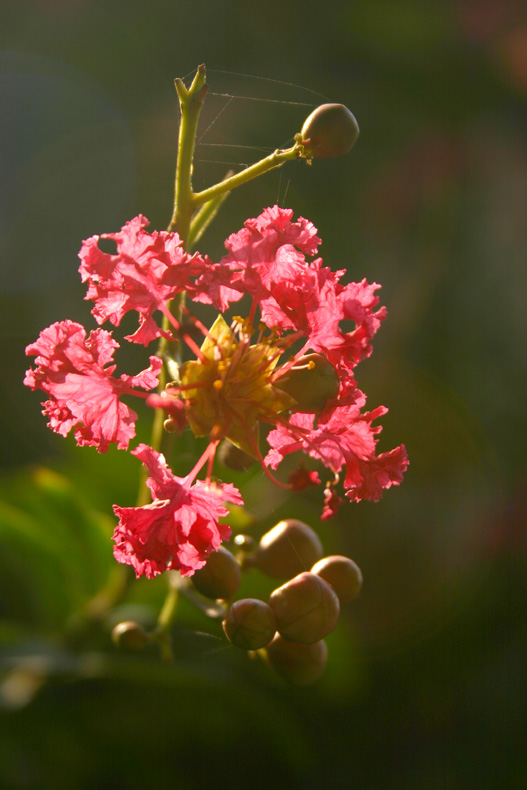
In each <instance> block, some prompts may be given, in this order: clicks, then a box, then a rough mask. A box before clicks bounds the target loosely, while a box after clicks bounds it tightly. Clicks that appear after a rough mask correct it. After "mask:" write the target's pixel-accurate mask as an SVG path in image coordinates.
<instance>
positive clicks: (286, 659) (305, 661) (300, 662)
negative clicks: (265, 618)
mask: <svg viewBox="0 0 527 790" xmlns="http://www.w3.org/2000/svg"><path fill="white" fill-rule="evenodd" d="M263 653H264V656H265V659H266V661H267V663H268V664H269V665H270V666H271V667H272V668H273V669H274V670H275V671H276V672H277V673H278V674H279V675H280V676H281V677H282V678H283V679H284V680H286V681H287V682H288V683H292V684H293V685H295V686H308V685H309V684H310V683H314V682H315V680H318V678H319V677H320V676H321V675H322V673H323V672H324V669H325V668H326V664H327V661H328V648H327V646H326V643H325V642H324V641H320V642H314V643H313V644H312V645H303V644H301V643H300V642H288V641H287V640H286V639H284V638H283V636H280V634H277V635H276V636H275V638H274V639H273V641H272V642H271V644H270V645H267V647H266V648H265V650H264V651H263Z"/></svg>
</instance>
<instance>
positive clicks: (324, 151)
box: [300, 104, 359, 159]
mask: <svg viewBox="0 0 527 790" xmlns="http://www.w3.org/2000/svg"><path fill="white" fill-rule="evenodd" d="M358 136H359V125H358V123H357V121H356V119H355V116H354V115H353V113H352V112H350V110H348V108H347V107H345V106H344V105H343V104H321V105H320V107H317V108H316V110H313V112H312V113H311V115H310V116H309V117H308V118H306V120H305V121H304V125H303V126H302V130H301V132H300V140H301V142H302V143H303V144H304V148H305V151H306V157H307V158H308V159H329V158H330V157H334V156H340V155H341V154H345V153H346V152H347V151H349V150H350V148H351V147H352V145H353V143H354V142H355V140H356V139H357V137H358Z"/></svg>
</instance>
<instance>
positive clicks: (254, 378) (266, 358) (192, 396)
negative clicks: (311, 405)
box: [180, 315, 296, 456]
mask: <svg viewBox="0 0 527 790" xmlns="http://www.w3.org/2000/svg"><path fill="white" fill-rule="evenodd" d="M251 335H252V327H251V326H249V324H248V323H247V322H245V321H243V320H242V319H235V331H233V330H232V329H231V328H230V327H229V326H228V325H227V323H226V322H225V320H224V319H223V317H222V316H221V315H219V316H218V318H217V319H216V321H215V322H214V324H213V326H212V327H211V329H210V331H209V334H208V336H207V337H206V338H205V340H204V342H203V345H202V346H201V357H200V359H196V360H191V361H189V362H185V363H184V364H183V365H182V366H181V369H180V383H181V387H182V392H183V394H184V397H185V400H186V406H187V417H188V421H189V425H190V427H191V429H192V431H193V433H194V435H195V436H210V437H211V439H221V438H224V437H227V438H228V439H229V440H230V441H231V442H233V443H234V444H235V445H237V446H238V447H241V449H242V450H245V452H247V453H249V454H251V455H253V456H254V455H255V454H256V453H255V448H256V447H257V445H258V424H259V422H268V423H271V424H273V423H274V422H276V418H277V416H278V415H279V413H280V412H282V411H284V410H286V409H291V408H293V407H294V406H295V404H296V401H295V400H294V398H292V397H291V396H290V395H288V394H287V393H285V392H283V391H281V390H279V389H278V388H277V387H275V386H273V383H272V374H273V371H274V368H275V367H276V364H277V362H278V360H279V358H280V356H281V354H282V352H283V349H282V348H281V347H280V345H279V343H277V342H273V338H272V337H271V338H264V337H262V336H260V337H259V338H258V342H257V343H254V344H252V345H251V342H250V338H251Z"/></svg>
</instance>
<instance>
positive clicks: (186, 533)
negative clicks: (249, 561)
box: [113, 444, 243, 579]
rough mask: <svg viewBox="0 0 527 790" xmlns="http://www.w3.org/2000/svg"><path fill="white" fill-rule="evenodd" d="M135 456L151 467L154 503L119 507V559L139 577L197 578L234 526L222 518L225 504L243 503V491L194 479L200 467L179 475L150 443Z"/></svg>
mask: <svg viewBox="0 0 527 790" xmlns="http://www.w3.org/2000/svg"><path fill="white" fill-rule="evenodd" d="M132 455H135V456H136V457H137V458H139V459H140V460H141V461H142V462H143V464H144V465H145V466H147V467H148V470H149V472H150V475H151V477H150V478H149V479H148V481H147V485H148V487H149V488H150V491H151V492H152V496H153V498H154V501H153V502H152V503H151V504H150V505H144V506H143V507H119V506H118V505H115V506H114V511H115V514H116V515H117V516H118V517H119V523H118V525H117V527H116V528H115V532H114V535H113V539H114V541H115V547H114V555H115V558H116V559H117V560H118V562H122V563H125V564H127V565H132V566H133V568H134V570H135V572H136V576H137V577H139V576H146V577H147V578H149V579H151V578H153V577H154V576H156V575H157V574H159V573H162V572H163V571H166V570H179V571H180V573H181V574H182V575H183V576H192V574H193V573H194V571H196V570H198V569H199V568H202V567H203V566H204V565H205V563H206V561H207V557H208V556H209V554H210V553H211V552H212V551H217V550H218V548H219V547H220V545H221V543H222V541H224V540H226V539H227V538H228V537H229V535H230V533H231V529H230V527H229V526H227V525H226V524H219V523H218V519H219V518H221V517H222V516H226V515H227V514H228V510H227V508H226V507H225V505H224V504H223V502H225V501H227V502H232V503H233V504H237V505H241V504H243V500H242V498H241V495H240V492H239V491H238V489H237V488H235V487H234V486H233V485H231V484H230V483H227V484H216V483H205V482H203V481H201V480H196V481H195V482H194V483H193V478H194V477H195V472H196V467H195V469H194V470H193V472H191V473H190V474H189V475H187V477H176V476H175V475H174V474H173V473H172V471H171V470H170V469H169V467H168V466H167V463H166V461H165V458H164V457H163V455H161V453H158V452H156V451H155V450H153V449H152V448H151V447H148V445H146V444H140V445H139V446H138V447H137V448H136V449H135V450H133V451H132ZM192 483H193V484H192Z"/></svg>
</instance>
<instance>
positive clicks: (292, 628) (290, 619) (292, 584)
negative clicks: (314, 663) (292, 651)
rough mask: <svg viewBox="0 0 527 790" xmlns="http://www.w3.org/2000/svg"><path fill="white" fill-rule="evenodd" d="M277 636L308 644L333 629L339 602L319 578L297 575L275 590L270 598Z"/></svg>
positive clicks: (338, 611) (312, 575)
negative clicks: (278, 634)
mask: <svg viewBox="0 0 527 790" xmlns="http://www.w3.org/2000/svg"><path fill="white" fill-rule="evenodd" d="M269 606H270V607H271V608H272V609H273V611H274V613H275V617H276V624H277V628H278V631H279V633H280V634H282V636H283V637H284V639H287V640H288V641H290V642H303V643H304V644H306V645H311V644H313V643H314V642H318V641H319V640H320V639H323V638H324V637H325V636H327V634H330V633H331V631H333V630H334V629H335V628H336V625H337V623H338V619H339V614H340V605H339V599H338V598H337V595H336V593H335V591H334V590H333V588H332V587H330V586H329V584H328V583H327V582H325V581H324V579H321V578H320V576H315V575H314V574H313V573H300V574H299V575H298V576H295V578H294V579H291V581H289V582H286V583H285V584H283V585H282V586H281V587H278V589H276V590H274V591H273V592H272V593H271V595H270V598H269Z"/></svg>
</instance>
